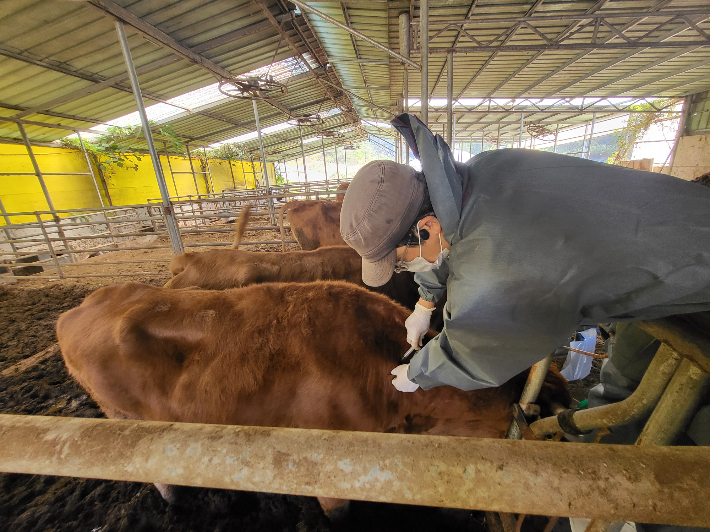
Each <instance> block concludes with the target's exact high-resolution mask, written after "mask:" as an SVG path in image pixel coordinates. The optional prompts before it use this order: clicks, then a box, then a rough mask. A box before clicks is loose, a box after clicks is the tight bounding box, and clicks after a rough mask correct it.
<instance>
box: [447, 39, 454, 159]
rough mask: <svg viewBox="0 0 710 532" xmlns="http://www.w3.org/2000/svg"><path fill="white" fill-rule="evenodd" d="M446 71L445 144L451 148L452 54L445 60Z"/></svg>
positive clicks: (452, 112) (452, 119) (452, 128)
mask: <svg viewBox="0 0 710 532" xmlns="http://www.w3.org/2000/svg"><path fill="white" fill-rule="evenodd" d="M447 67H448V68H447V71H446V143H447V144H448V145H449V146H453V142H454V54H453V53H451V54H449V56H448V59H447Z"/></svg>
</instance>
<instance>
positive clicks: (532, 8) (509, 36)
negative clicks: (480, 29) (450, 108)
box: [429, 0, 543, 100]
mask: <svg viewBox="0 0 710 532" xmlns="http://www.w3.org/2000/svg"><path fill="white" fill-rule="evenodd" d="M542 2H543V0H536V1H535V3H534V4H533V5H532V6H530V9H528V11H527V12H526V13H525V16H524V17H523V20H525V19H526V18H528V17H530V16H532V14H533V13H534V12H535V10H536V9H537V8H538V7H540V4H542ZM461 31H462V32H463V31H464V29H463V27H462V28H461ZM506 31H507V32H508V34H507V35H506V36H505V38H504V39H503V42H501V44H500V46H505V45H507V44H508V42H509V41H510V39H512V38H513V37H514V36H515V33H516V32H517V31H518V26H515V27H513V28H510V29H508V30H506ZM504 33H505V32H504ZM496 48H498V47H497V46H494V47H493V50H491V51H492V52H493V53H492V54H491V55H490V56H489V57H488V59H486V62H485V63H483V66H481V68H479V69H478V71H477V72H476V73H475V74H474V75H473V77H472V78H471V79H470V80H469V82H468V83H466V85H465V86H464V88H463V89H461V91H460V92H459V94H458V96H456V98H455V99H456V100H458V99H459V98H460V97H461V95H462V94H463V93H464V92H466V91H467V90H468V88H469V87H470V86H471V85H472V84H473V82H474V81H475V80H476V79H477V78H478V76H480V75H481V74H482V73H483V71H484V70H485V68H486V67H487V66H488V65H490V64H491V63H492V62H493V60H494V59H495V58H496V56H497V55H498V52H499V50H497V49H496ZM435 50H436V48H434V49H432V48H429V54H432V53H434V51H435ZM454 53H456V52H455V51H454Z"/></svg>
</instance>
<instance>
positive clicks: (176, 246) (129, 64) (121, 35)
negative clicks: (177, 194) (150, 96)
mask: <svg viewBox="0 0 710 532" xmlns="http://www.w3.org/2000/svg"><path fill="white" fill-rule="evenodd" d="M115 24H116V33H118V40H119V41H120V43H121V50H122V51H123V58H124V60H125V61H126V70H127V71H128V77H129V78H130V80H131V87H132V88H133V95H134V96H135V98H136V104H137V105H138V115H139V116H140V117H141V124H142V125H143V134H144V135H145V140H146V143H147V144H148V151H149V152H150V157H151V159H152V160H153V169H154V170H155V177H156V178H157V180H158V188H159V189H160V197H161V199H162V206H163V217H164V218H165V227H166V229H167V232H168V236H169V237H170V245H171V246H172V249H173V253H174V254H175V255H180V254H182V253H184V251H185V250H184V248H183V245H182V239H181V238H180V229H179V228H178V225H177V222H176V220H175V216H174V214H173V207H172V205H171V204H170V197H169V196H170V195H169V193H168V186H167V184H166V183H165V176H163V168H162V167H161V166H160V159H159V158H158V151H157V150H156V149H155V144H154V143H153V133H152V132H151V130H150V123H149V122H148V115H146V112H145V107H144V105H143V96H142V95H141V88H140V85H139V84H138V76H137V75H136V69H135V67H134V66H133V59H132V58H131V49H130V47H129V45H128V38H127V37H126V32H125V30H124V29H123V22H121V21H120V20H116V21H115Z"/></svg>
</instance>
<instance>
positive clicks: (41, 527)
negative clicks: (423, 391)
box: [0, 232, 598, 532]
mask: <svg viewBox="0 0 710 532" xmlns="http://www.w3.org/2000/svg"><path fill="white" fill-rule="evenodd" d="M265 233H266V234H265ZM270 233H271V232H253V233H248V234H247V240H251V241H257V240H259V241H262V240H271V239H277V238H278V236H277V233H276V232H273V234H270ZM267 235H268V236H267ZM211 239H212V240H211ZM228 240H231V234H226V233H223V234H218V235H199V236H194V237H191V236H188V237H187V238H186V239H185V241H186V243H195V242H203V243H209V242H211V241H214V242H224V241H228ZM160 241H162V242H163V243H165V244H167V242H166V239H165V238H164V237H163V238H161V239H159V240H158V242H160ZM254 248H260V249H262V250H267V249H268V250H272V251H277V250H280V245H277V246H245V248H244V249H254ZM204 249H208V248H200V250H204ZM136 257H139V258H151V259H161V260H163V261H164V262H155V263H145V264H143V265H141V270H140V271H142V272H146V273H145V274H137V273H135V272H136V267H135V265H134V264H118V265H105V266H104V268H105V269H106V270H105V271H106V272H107V273H108V272H111V273H118V274H123V275H125V277H120V278H115V277H113V278H112V277H92V278H86V279H81V280H71V279H65V280H58V281H48V280H31V279H30V280H22V281H18V282H14V283H11V284H0V372H2V371H3V370H6V369H7V368H9V367H11V366H13V365H14V364H16V363H17V362H18V361H20V360H23V359H26V358H28V357H30V356H32V355H35V354H37V353H39V352H41V351H42V350H44V349H46V348H48V347H50V346H52V345H53V344H54V343H55V342H56V337H55V332H54V327H55V323H56V320H57V318H58V316H59V314H61V313H62V312H64V311H66V310H68V309H70V308H73V307H75V306H78V305H79V304H80V303H81V301H82V300H83V298H84V297H85V296H86V295H87V294H89V293H91V292H92V291H94V290H95V289H96V288H98V287H99V286H101V285H106V284H113V283H115V282H125V281H128V280H130V281H137V282H145V283H148V284H155V285H162V284H164V283H165V281H167V280H168V278H169V274H168V272H167V261H169V258H170V250H169V249H158V250H135V251H131V250H122V251H113V252H110V253H107V254H104V255H100V256H98V257H94V258H92V259H89V261H88V262H93V263H101V262H102V261H112V262H114V261H116V260H133V259H135V258H136ZM82 267H85V266H83V265H82V266H78V267H76V268H75V270H78V271H81V270H80V269H81V268H82ZM92 271H93V272H95V271H96V269H95V268H92ZM595 365H596V363H595ZM597 371H598V369H597ZM597 378H598V377H597ZM591 380H592V381H593V378H592V379H591ZM590 382H591V381H590ZM588 384H589V383H588ZM588 384H587V388H588ZM580 393H581V392H580ZM578 395H579V394H578V393H575V398H576V399H578V400H579V399H580V398H582V397H581V396H580V397H578ZM0 413H2V414H20V415H45V416H67V417H103V414H102V413H101V412H100V410H99V409H98V407H97V405H96V404H95V403H94V402H93V401H92V400H91V399H90V398H89V397H88V395H87V394H86V393H85V392H84V391H83V390H82V389H81V388H80V387H79V386H78V385H77V384H76V383H75V382H74V381H73V380H72V379H71V377H70V376H69V375H68V374H67V372H66V370H65V368H64V364H63V362H62V359H61V356H60V355H58V354H55V355H53V356H51V357H49V358H47V359H46V360H45V361H43V362H42V363H40V364H37V365H34V366H32V367H30V368H28V369H27V370H25V371H24V372H22V373H19V374H14V375H10V376H7V375H5V376H0ZM1 452H2V450H1V449H0V453H1ZM545 524H546V520H545V519H543V518H539V519H537V520H535V519H527V520H526V522H525V526H524V528H523V531H524V532H530V531H532V530H533V529H535V530H542V528H544V525H545ZM484 529H485V528H484V516H483V514H482V513H480V512H468V511H445V510H440V509H436V508H425V507H416V506H405V505H387V504H377V503H367V502H357V501H355V502H353V503H352V504H351V507H350V512H349V514H348V516H347V518H346V519H345V520H344V521H343V522H341V523H337V524H333V523H331V522H330V521H329V520H328V519H327V518H326V517H325V516H324V515H323V513H322V511H321V509H320V507H319V505H318V503H317V502H316V500H315V499H313V498H309V497H296V496H284V495H272V494H260V493H249V492H239V491H226V490H216V489H199V488H181V493H180V497H179V499H178V501H177V502H176V503H174V504H168V503H166V502H165V501H164V500H163V499H162V498H161V497H160V495H159V494H158V492H157V490H156V489H155V488H154V487H153V486H152V485H147V484H140V483H130V482H111V481H104V480H91V479H77V478H62V477H50V476H35V475H20V474H7V473H5V474H0V530H1V531H28V532H29V531H57V532H59V531H71V532H75V531H85V532H109V531H126V532H128V531H131V532H134V531H137V532H140V531H174V532H182V531H203V530H204V531H230V530H235V531H236V530H239V531H243V532H247V531H260V530H269V531H270V530H278V531H281V530H284V531H297V532H306V531H329V530H346V531H348V530H352V531H362V530H368V531H369V532H378V531H390V530H391V531H395V530H397V531H398V530H407V531H410V532H417V531H431V530H437V531H448V530H451V531H453V530H457V531H459V530H460V531H476V532H478V531H483V530H484Z"/></svg>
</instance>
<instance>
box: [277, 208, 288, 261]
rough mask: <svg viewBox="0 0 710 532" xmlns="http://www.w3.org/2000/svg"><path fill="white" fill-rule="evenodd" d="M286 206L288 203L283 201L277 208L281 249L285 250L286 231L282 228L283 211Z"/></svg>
mask: <svg viewBox="0 0 710 532" xmlns="http://www.w3.org/2000/svg"><path fill="white" fill-rule="evenodd" d="M287 208H288V203H284V204H283V206H282V207H281V208H280V209H279V228H280V229H281V251H283V252H284V253H285V252H286V231H285V230H284V213H285V212H286V209H287Z"/></svg>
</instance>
